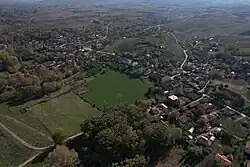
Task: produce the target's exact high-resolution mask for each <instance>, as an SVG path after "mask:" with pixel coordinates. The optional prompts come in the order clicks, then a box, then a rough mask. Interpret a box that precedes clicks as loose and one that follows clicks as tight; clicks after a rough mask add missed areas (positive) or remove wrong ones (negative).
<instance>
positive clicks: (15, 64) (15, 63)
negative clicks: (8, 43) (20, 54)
mask: <svg viewBox="0 0 250 167" xmlns="http://www.w3.org/2000/svg"><path fill="white" fill-rule="evenodd" d="M20 68H21V63H20V62H19V60H18V58H17V57H16V56H14V55H12V54H11V53H9V52H7V51H0V70H7V71H8V72H9V73H15V72H17V71H18V70H19V69H20Z"/></svg>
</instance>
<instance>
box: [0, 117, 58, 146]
mask: <svg viewBox="0 0 250 167" xmlns="http://www.w3.org/2000/svg"><path fill="white" fill-rule="evenodd" d="M0 127H2V128H3V129H4V130H5V131H6V132H8V133H9V134H10V135H11V136H12V137H14V138H15V139H16V140H18V141H19V142H20V143H22V144H23V145H24V146H26V147H27V148H29V149H32V150H37V151H44V150H46V149H48V148H50V147H51V146H53V145H49V146H46V147H36V146H32V145H30V144H29V143H27V142H26V141H24V140H23V139H21V138H20V137H19V136H17V135H16V134H15V133H14V132H12V131H11V130H10V129H9V128H7V127H6V126H5V125H4V124H3V123H2V122H0Z"/></svg>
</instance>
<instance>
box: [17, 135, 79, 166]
mask: <svg viewBox="0 0 250 167" xmlns="http://www.w3.org/2000/svg"><path fill="white" fill-rule="evenodd" d="M82 134H83V133H82V132H80V133H77V134H75V135H73V136H70V137H68V138H67V139H65V140H64V142H67V141H69V140H73V139H74V138H76V137H79V136H81V135H82ZM53 146H54V145H51V146H48V148H50V147H53ZM41 154H43V152H42V153H39V154H36V155H34V156H33V157H31V158H30V159H28V160H26V161H25V162H23V163H22V164H20V165H18V167H25V166H26V165H28V164H30V163H31V162H32V161H33V160H34V159H36V157H38V156H40V155H41Z"/></svg>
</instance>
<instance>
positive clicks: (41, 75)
mask: <svg viewBox="0 0 250 167" xmlns="http://www.w3.org/2000/svg"><path fill="white" fill-rule="evenodd" d="M0 67H2V70H3V71H5V73H2V76H1V78H0V101H10V100H19V99H26V98H28V99H31V98H34V97H41V96H43V95H44V94H48V93H53V92H55V91H57V90H59V89H60V88H61V78H59V77H58V76H57V74H56V72H55V71H53V70H48V69H47V68H46V67H44V66H42V67H40V68H39V69H38V70H37V73H36V74H32V73H30V72H29V71H28V70H26V69H23V68H21V63H20V62H19V60H18V58H17V57H15V56H14V55H12V54H11V53H10V52H7V51H2V52H0Z"/></svg>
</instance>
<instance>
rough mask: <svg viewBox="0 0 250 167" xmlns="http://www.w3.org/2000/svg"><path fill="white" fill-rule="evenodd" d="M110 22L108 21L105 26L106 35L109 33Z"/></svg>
mask: <svg viewBox="0 0 250 167" xmlns="http://www.w3.org/2000/svg"><path fill="white" fill-rule="evenodd" d="M110 24H112V22H110V23H108V25H107V26H106V35H105V36H106V37H108V34H109V25H110Z"/></svg>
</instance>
